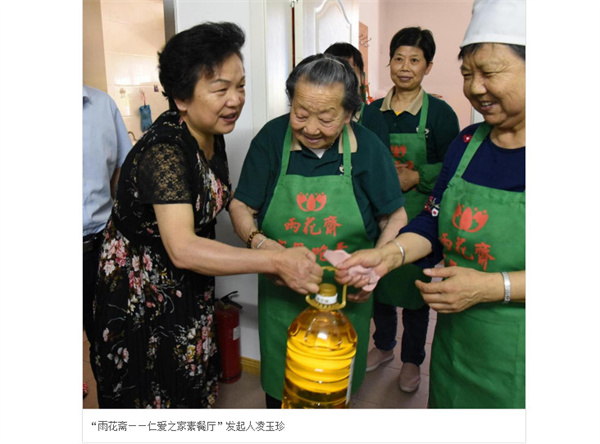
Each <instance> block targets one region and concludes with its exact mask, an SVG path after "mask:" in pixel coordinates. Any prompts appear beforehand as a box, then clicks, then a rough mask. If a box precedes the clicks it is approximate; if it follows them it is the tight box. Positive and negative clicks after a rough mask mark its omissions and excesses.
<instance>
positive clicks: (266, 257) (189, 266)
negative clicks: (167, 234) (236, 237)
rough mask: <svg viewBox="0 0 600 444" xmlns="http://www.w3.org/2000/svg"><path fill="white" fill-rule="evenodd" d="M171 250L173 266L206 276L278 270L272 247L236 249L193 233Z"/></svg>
mask: <svg viewBox="0 0 600 444" xmlns="http://www.w3.org/2000/svg"><path fill="white" fill-rule="evenodd" d="M170 250H171V251H169V256H170V257H171V260H172V261H173V263H174V265H175V266H176V267H178V268H182V269H186V270H191V271H194V272H196V273H200V274H204V275H207V276H226V275H231V274H247V273H271V274H275V273H277V272H278V270H277V268H276V266H275V256H276V254H277V252H276V251H273V250H266V249H265V250H263V249H261V250H256V249H247V248H237V247H232V246H230V245H227V244H224V243H222V242H218V241H215V240H212V239H206V238H202V237H198V236H195V235H194V238H192V239H190V240H189V241H188V242H181V243H180V244H178V245H175V246H173V247H172V248H171V249H170Z"/></svg>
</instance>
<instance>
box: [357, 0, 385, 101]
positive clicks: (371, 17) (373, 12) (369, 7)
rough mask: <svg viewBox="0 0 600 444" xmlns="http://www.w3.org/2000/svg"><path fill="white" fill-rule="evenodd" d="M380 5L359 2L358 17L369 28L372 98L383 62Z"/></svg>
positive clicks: (377, 1) (373, 0)
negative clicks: (380, 35) (380, 50)
mask: <svg viewBox="0 0 600 444" xmlns="http://www.w3.org/2000/svg"><path fill="white" fill-rule="evenodd" d="M380 9H381V8H380V4H379V0H368V1H367V0H359V1H358V17H359V20H360V21H361V22H362V23H364V24H365V25H366V26H367V27H368V28H369V38H370V39H371V41H370V42H369V60H368V62H369V63H368V71H369V72H368V78H369V92H370V94H371V96H373V93H374V92H376V91H377V90H378V89H380V87H379V83H380V81H379V72H380V71H381V66H382V62H381V61H380V59H381V55H380V52H379V49H380V45H379V40H380V37H379V34H380V33H379V29H380V24H379V22H380V17H379V15H380V13H379V11H380Z"/></svg>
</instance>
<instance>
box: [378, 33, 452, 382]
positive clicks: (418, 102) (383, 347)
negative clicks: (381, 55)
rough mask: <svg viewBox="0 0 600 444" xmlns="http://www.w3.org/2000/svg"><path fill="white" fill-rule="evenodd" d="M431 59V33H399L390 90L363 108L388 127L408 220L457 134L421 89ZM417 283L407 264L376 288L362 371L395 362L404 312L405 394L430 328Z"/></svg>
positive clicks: (447, 111) (393, 45)
mask: <svg viewBox="0 0 600 444" xmlns="http://www.w3.org/2000/svg"><path fill="white" fill-rule="evenodd" d="M434 55H435V41H434V39H433V35H432V34H431V31H429V30H427V29H424V30H423V29H421V28H415V27H412V28H404V29H401V30H400V31H398V32H397V33H396V34H395V35H394V37H393V38H392V40H391V42H390V78H391V79H392V81H393V82H394V86H393V87H392V89H390V91H389V92H388V94H387V95H386V96H385V98H383V99H379V100H376V101H375V102H373V103H372V104H371V105H370V106H369V107H368V108H371V109H373V110H377V112H379V113H381V115H382V116H383V118H384V120H385V123H386V124H387V127H388V130H389V133H390V134H389V139H390V150H391V153H392V156H393V157H394V161H395V164H396V170H397V172H398V178H399V179H400V185H401V187H402V192H403V193H404V196H405V198H406V204H405V207H406V212H407V214H408V220H409V221H410V220H411V219H413V218H414V217H415V216H417V215H418V214H419V213H420V212H421V211H422V210H423V208H424V207H425V203H426V202H427V199H428V197H429V193H430V192H431V190H432V189H433V186H434V185H435V181H436V180H437V177H438V174H439V172H440V168H441V167H442V161H443V160H444V156H445V155H446V151H447V149H448V145H449V144H450V142H452V140H453V139H454V138H455V137H456V136H457V134H458V132H459V129H460V128H459V125H458V118H457V117H456V114H455V113H454V111H453V110H452V108H451V107H450V105H448V104H447V103H446V102H444V101H443V100H440V99H439V98H437V97H435V96H433V95H431V94H427V93H426V92H425V90H424V89H423V88H422V86H421V82H422V81H423V78H424V77H425V76H426V75H427V74H429V72H430V71H431V68H432V66H433V57H434ZM417 279H418V280H426V276H425V275H423V271H422V269H421V268H420V267H417V266H416V265H407V266H406V267H403V268H401V269H398V270H394V271H393V272H391V273H389V275H388V276H386V277H385V278H384V279H382V280H381V281H380V282H379V283H378V284H377V288H376V290H375V292H374V295H375V302H374V306H373V321H374V323H375V332H374V334H373V340H374V343H375V347H374V348H373V349H372V350H371V351H369V355H368V360H367V371H371V370H375V369H376V368H378V367H379V365H380V364H382V363H384V362H386V361H391V360H392V359H394V347H395V346H396V331H397V325H398V315H397V307H403V310H402V324H403V327H404V332H403V334H402V346H401V351H400V359H401V360H402V363H403V364H402V369H401V371H400V377H399V381H398V385H399V386H400V389H401V390H403V391H405V392H408V393H410V392H413V391H415V390H417V388H418V387H419V383H420V381H421V373H420V365H421V364H422V363H423V361H424V359H425V340H426V337H427V327H428V325H429V306H428V305H427V304H425V302H424V301H423V298H422V297H421V294H420V292H419V290H418V289H417V287H416V286H415V284H414V282H415V280H417Z"/></svg>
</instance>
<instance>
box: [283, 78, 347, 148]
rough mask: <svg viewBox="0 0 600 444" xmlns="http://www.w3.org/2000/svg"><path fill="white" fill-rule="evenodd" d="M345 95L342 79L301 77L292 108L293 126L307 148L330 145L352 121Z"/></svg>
mask: <svg viewBox="0 0 600 444" xmlns="http://www.w3.org/2000/svg"><path fill="white" fill-rule="evenodd" d="M343 99H344V85H343V84H341V83H333V84H331V85H314V84H312V83H309V82H307V81H305V80H299V81H298V83H297V84H296V89H295V92H294V98H293V100H292V105H291V110H290V126H291V127H292V133H293V134H294V136H295V137H296V139H298V140H299V141H300V143H301V144H302V145H304V146H305V147H306V148H311V149H319V148H329V147H330V146H331V145H332V144H333V142H335V139H337V137H338V136H339V135H340V133H341V132H342V130H343V129H344V125H345V124H347V123H348V122H350V117H351V115H350V113H349V112H348V111H346V110H345V109H344V107H343V106H342V100H343Z"/></svg>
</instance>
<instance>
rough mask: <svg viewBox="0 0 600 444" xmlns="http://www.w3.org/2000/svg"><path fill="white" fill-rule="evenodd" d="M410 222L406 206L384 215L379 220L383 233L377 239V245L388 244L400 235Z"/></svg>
mask: <svg viewBox="0 0 600 444" xmlns="http://www.w3.org/2000/svg"><path fill="white" fill-rule="evenodd" d="M407 223H408V215H407V214H406V210H405V209H404V207H400V208H398V209H397V210H396V211H394V212H393V213H392V214H390V215H387V216H385V217H382V218H381V219H380V220H379V228H380V230H381V234H380V235H379V238H378V239H377V243H376V244H375V246H376V247H380V246H382V245H385V244H387V243H388V242H390V241H392V240H394V239H395V238H396V236H398V232H399V231H400V229H401V228H402V227H404V226H405V225H406V224H407Z"/></svg>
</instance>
